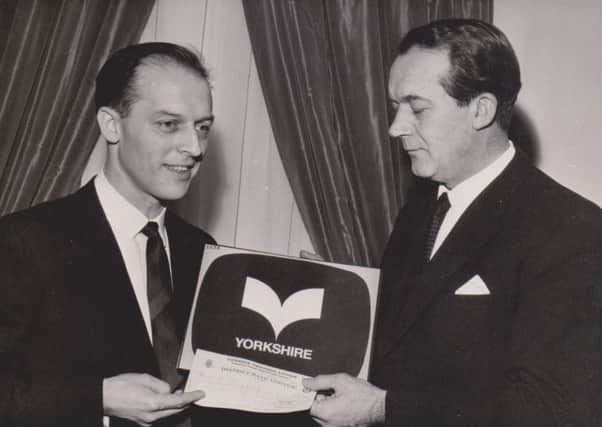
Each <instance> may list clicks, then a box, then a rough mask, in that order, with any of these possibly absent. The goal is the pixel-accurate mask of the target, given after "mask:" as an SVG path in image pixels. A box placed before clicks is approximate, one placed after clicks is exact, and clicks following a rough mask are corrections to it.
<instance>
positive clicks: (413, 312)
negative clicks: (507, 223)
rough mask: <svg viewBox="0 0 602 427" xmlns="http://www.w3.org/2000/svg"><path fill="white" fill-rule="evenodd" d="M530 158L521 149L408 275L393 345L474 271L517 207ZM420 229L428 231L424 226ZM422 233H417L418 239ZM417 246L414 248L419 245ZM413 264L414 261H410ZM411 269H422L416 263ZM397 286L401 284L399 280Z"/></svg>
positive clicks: (418, 239) (419, 258) (418, 258)
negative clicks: (431, 253) (516, 195)
mask: <svg viewBox="0 0 602 427" xmlns="http://www.w3.org/2000/svg"><path fill="white" fill-rule="evenodd" d="M528 170H529V169H528V166H527V164H526V160H525V159H523V158H522V155H521V154H520V153H518V152H517V154H516V156H515V158H514V159H513V161H512V162H511V163H510V164H509V166H508V167H507V168H506V169H505V170H504V171H503V172H502V173H501V174H500V175H499V176H498V177H497V178H496V179H495V180H494V181H493V182H492V183H491V184H490V185H489V186H488V187H487V188H486V189H485V190H484V191H483V192H482V193H481V194H480V195H479V196H478V197H477V198H476V199H475V200H474V202H473V203H472V204H471V205H470V206H469V207H468V209H467V210H466V211H465V212H464V213H463V214H462V216H461V217H460V219H459V220H458V222H457V223H456V225H455V226H454V228H453V229H452V231H451V232H450V234H449V235H448V236H447V238H446V240H445V241H444V242H443V244H442V245H441V247H440V248H439V250H438V251H437V252H436V253H435V255H434V257H433V258H432V260H431V261H430V262H429V263H428V264H426V266H425V267H424V269H423V270H422V271H421V272H419V273H417V274H415V275H414V274H411V273H410V274H409V275H408V276H405V279H404V280H405V281H406V283H407V284H402V285H401V286H402V287H403V286H409V287H410V288H409V289H408V291H407V299H406V302H405V303H404V304H403V309H402V310H401V311H400V312H399V316H398V318H397V320H396V321H395V322H394V325H395V326H393V328H394V330H395V332H394V334H395V335H396V336H398V339H393V340H391V347H389V348H393V347H395V343H396V342H397V341H399V339H401V337H402V336H403V335H404V334H405V333H406V332H407V330H408V329H409V328H410V327H411V326H412V325H413V324H414V323H415V322H416V320H417V319H419V318H420V316H421V315H422V314H423V313H424V312H425V311H426V310H428V307H429V305H430V304H432V303H433V302H434V300H435V299H436V298H437V297H438V296H440V295H442V294H446V293H448V292H450V291H451V290H452V289H454V287H457V286H459V285H460V284H461V281H462V280H466V279H468V278H469V277H464V276H465V275H467V274H469V275H470V274H474V273H475V272H474V271H472V270H474V267H473V266H474V265H475V264H476V263H477V262H478V259H479V253H480V251H481V250H482V248H483V247H484V246H485V245H486V244H487V243H489V242H490V241H492V239H493V238H494V236H495V235H496V234H497V233H498V232H499V230H500V229H501V224H502V223H503V220H504V216H505V215H506V213H507V212H508V211H509V210H511V209H515V208H516V207H515V206H514V205H513V204H512V203H511V201H512V196H513V194H514V193H515V191H516V189H517V188H518V186H519V184H520V182H522V181H523V180H524V179H526V176H527V174H528ZM418 233H422V234H421V235H422V236H423V235H424V227H422V228H420V229H419V231H418V232H417V233H415V236H416V234H418ZM419 241H420V236H417V237H416V242H419ZM418 247H420V246H419V245H418V246H415V250H414V252H415V251H416V250H417V248H418ZM408 255H409V256H412V257H413V262H414V263H421V262H422V259H421V257H417V256H414V255H412V254H408ZM410 264H412V263H410ZM410 268H411V269H413V270H414V271H419V268H418V267H417V266H416V265H411V266H410ZM393 286H400V285H399V283H397V284H394V285H393Z"/></svg>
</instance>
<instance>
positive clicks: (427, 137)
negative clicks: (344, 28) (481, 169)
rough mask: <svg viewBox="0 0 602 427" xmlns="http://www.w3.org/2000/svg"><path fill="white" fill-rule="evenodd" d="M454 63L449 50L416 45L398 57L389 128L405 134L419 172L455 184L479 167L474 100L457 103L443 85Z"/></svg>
mask: <svg viewBox="0 0 602 427" xmlns="http://www.w3.org/2000/svg"><path fill="white" fill-rule="evenodd" d="M449 66H450V64H449V58H448V54H447V52H446V51H444V50H435V49H421V48H417V47H413V48H411V49H410V50H409V51H408V52H406V53H405V54H403V55H400V56H398V57H397V59H396V60H395V62H394V63H393V65H392V67H391V73H390V78H389V97H390V98H391V100H392V102H393V105H394V107H395V108H396V113H395V119H394V120H393V123H392V124H391V126H390V128H389V134H390V135H391V136H392V137H401V143H402V145H403V148H404V150H405V151H406V152H407V153H408V155H409V156H410V160H411V164H412V172H413V173H414V175H416V176H419V177H422V178H428V179H432V180H433V181H436V182H439V183H442V184H445V185H446V186H448V187H449V188H451V187H454V186H455V185H457V184H458V183H460V182H462V181H463V180H464V179H466V178H467V177H469V176H470V175H471V174H472V173H474V171H473V170H472V169H473V166H472V164H473V163H474V162H472V161H471V159H472V157H473V156H474V155H475V152H474V150H475V148H477V147H476V144H477V142H476V141H475V138H474V136H473V135H472V130H473V129H472V114H471V108H470V106H464V107H460V106H458V104H457V102H456V100H455V99H454V98H452V97H451V96H449V95H448V94H447V92H445V90H444V89H443V87H442V86H441V80H442V79H443V78H444V77H445V76H446V75H447V72H448V69H449ZM477 151H478V150H477Z"/></svg>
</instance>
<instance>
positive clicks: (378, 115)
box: [243, 0, 492, 266]
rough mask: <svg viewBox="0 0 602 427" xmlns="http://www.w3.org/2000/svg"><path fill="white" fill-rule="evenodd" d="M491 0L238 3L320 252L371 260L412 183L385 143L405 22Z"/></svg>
mask: <svg viewBox="0 0 602 427" xmlns="http://www.w3.org/2000/svg"><path fill="white" fill-rule="evenodd" d="M491 2H492V0H481V1H468V0H464V1H459V0H454V1H449V0H448V1H424V0H421V1H413V0H399V1H394V0H378V1H377V0H289V1H281V0H243V5H244V10H245V16H246V20H247V26H248V29H249V36H250V39H251V45H252V48H253V54H254V57H255V62H256V64H257V69H258V74H259V79H260V82H261V86H262V90H263V93H264V96H265V99H266V105H267V109H268V114H269V116H270V121H271V124H272V130H273V132H274V137H275V140H276V144H277V146H278V150H279V153H280V156H281V159H282V162H283V164H284V168H285V170H286V173H287V177H288V179H289V182H290V184H291V188H292V190H293V194H294V196H295V200H296V202H297V205H298V207H299V211H300V213H301V216H302V218H303V221H304V223H305V225H306V227H307V230H308V234H309V236H310V239H311V241H312V244H313V245H314V247H315V248H316V250H317V252H318V253H319V254H320V255H322V256H323V257H324V258H325V259H327V260H330V261H336V262H345V263H353V264H358V265H369V266H374V265H378V264H379V262H380V257H381V254H382V251H383V248H384V246H385V244H386V240H387V238H388V235H389V233H390V231H391V228H392V226H393V222H394V220H395V217H396V215H397V212H398V211H399V209H400V207H401V206H402V205H403V203H404V195H405V194H406V192H407V189H408V187H409V186H410V185H411V182H412V180H411V174H410V173H409V167H408V160H407V157H406V156H405V155H404V154H403V152H402V150H401V147H400V146H399V144H395V143H393V142H392V141H390V140H389V137H388V134H387V128H388V123H389V120H390V119H391V115H392V111H390V108H389V107H388V101H387V79H388V69H389V66H390V64H391V62H392V59H393V58H394V56H395V49H396V46H397V43H398V42H399V40H400V38H401V36H402V35H403V34H405V32H407V31H408V29H409V28H411V26H414V25H418V24H420V23H423V22H428V21H430V20H432V19H435V18H440V17H443V16H465V17H468V16H473V17H481V18H485V19H488V20H490V19H491V8H492V6H491Z"/></svg>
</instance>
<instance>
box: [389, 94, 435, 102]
mask: <svg viewBox="0 0 602 427" xmlns="http://www.w3.org/2000/svg"><path fill="white" fill-rule="evenodd" d="M393 101H395V100H393ZM412 101H422V102H429V103H430V102H431V101H430V100H429V99H427V98H424V97H422V96H420V95H414V94H410V95H406V96H404V97H402V98H401V99H400V100H399V101H396V102H407V103H410V102H412Z"/></svg>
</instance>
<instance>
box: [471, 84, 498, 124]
mask: <svg viewBox="0 0 602 427" xmlns="http://www.w3.org/2000/svg"><path fill="white" fill-rule="evenodd" d="M470 105H471V113H472V117H473V120H472V127H473V129H475V130H481V129H485V128H487V127H489V126H491V124H492V123H493V122H494V121H495V116H496V113H497V98H496V97H495V95H493V94H491V93H488V92H484V93H481V94H480V95H478V96H476V97H475V98H474V99H473V100H472V101H471V102H470Z"/></svg>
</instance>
